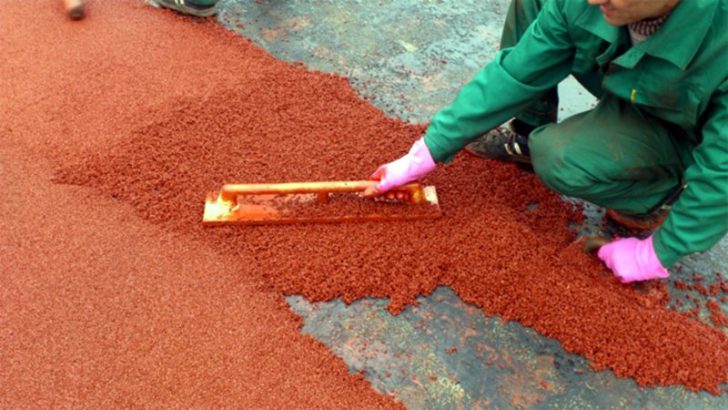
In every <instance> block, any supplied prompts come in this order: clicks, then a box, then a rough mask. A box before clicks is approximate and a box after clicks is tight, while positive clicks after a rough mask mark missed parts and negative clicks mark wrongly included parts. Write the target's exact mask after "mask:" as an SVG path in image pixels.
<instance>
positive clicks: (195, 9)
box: [149, 0, 217, 17]
mask: <svg viewBox="0 0 728 410" xmlns="http://www.w3.org/2000/svg"><path fill="white" fill-rule="evenodd" d="M149 1H150V2H151V3H153V4H155V5H157V6H160V7H164V8H167V9H172V10H175V11H178V12H180V13H182V14H189V15H191V16H196V17H211V16H214V15H215V14H217V7H215V4H204V5H203V4H199V3H196V2H194V1H193V0H149Z"/></svg>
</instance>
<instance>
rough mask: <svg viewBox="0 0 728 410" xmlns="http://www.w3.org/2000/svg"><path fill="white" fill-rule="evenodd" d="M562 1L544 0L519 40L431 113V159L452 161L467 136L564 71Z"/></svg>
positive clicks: (513, 110)
mask: <svg viewBox="0 0 728 410" xmlns="http://www.w3.org/2000/svg"><path fill="white" fill-rule="evenodd" d="M562 2H563V0H552V1H549V2H547V3H546V5H545V7H544V9H543V10H541V12H540V13H539V15H538V17H537V18H536V21H535V22H534V23H533V24H531V26H530V27H529V28H528V30H527V31H526V33H525V34H524V36H523V37H522V38H521V40H520V41H519V42H518V44H516V46H514V47H511V48H506V49H503V50H501V51H500V52H499V53H498V54H497V55H496V57H495V60H494V61H492V62H491V63H489V64H488V65H487V66H486V67H485V68H484V69H483V70H482V71H481V72H480V73H479V74H478V75H477V76H476V77H475V78H474V79H473V80H472V81H470V82H469V83H468V84H466V85H465V86H464V87H463V88H462V90H460V93H459V94H458V96H457V97H456V98H455V101H454V102H453V103H452V104H450V105H449V106H448V107H446V108H444V109H443V110H441V111H440V112H438V113H437V114H436V115H435V116H434V117H433V118H432V121H431V122H430V126H429V127H428V129H427V132H426V134H425V143H426V144H427V147H428V148H429V150H430V152H431V153H432V156H433V158H434V159H435V161H437V162H449V161H451V160H452V158H453V157H454V156H455V154H456V153H457V152H458V151H460V150H461V149H462V148H463V147H464V146H465V145H467V144H468V143H469V142H470V141H472V140H473V139H475V138H476V137H478V136H480V135H482V134H484V133H485V132H487V131H488V130H490V129H491V128H494V127H496V126H498V125H500V124H502V123H503V122H505V121H507V120H508V119H509V118H511V117H514V116H515V115H516V114H517V113H518V112H520V111H522V110H524V109H525V108H526V107H528V105H530V103H531V102H532V100H533V99H534V98H535V97H536V96H539V95H540V94H542V93H543V92H545V91H548V90H550V89H552V88H554V87H556V86H557V85H558V83H559V82H560V81H561V80H563V79H564V78H566V76H568V75H569V73H570V71H571V65H572V60H573V55H574V45H573V42H572V40H571V37H570V35H569V31H568V26H567V23H566V21H565V18H564V15H563V12H562V11H561V10H562V7H561V6H562V4H561V3H562Z"/></svg>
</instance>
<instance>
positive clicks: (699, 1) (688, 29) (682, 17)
mask: <svg viewBox="0 0 728 410" xmlns="http://www.w3.org/2000/svg"><path fill="white" fill-rule="evenodd" d="M718 3H719V2H718V1H715V0H682V1H680V2H679V3H678V4H677V6H676V7H675V9H674V10H673V11H672V14H671V15H670V17H669V18H668V19H667V21H666V22H665V24H664V25H663V26H662V27H660V29H659V30H657V32H656V33H655V34H653V35H651V36H649V37H647V39H646V40H645V41H643V42H641V43H639V44H637V45H636V46H634V47H632V50H630V52H628V53H625V55H623V56H622V57H624V58H622V57H620V58H619V59H618V62H619V63H620V65H623V66H625V67H628V68H632V67H634V66H635V65H637V63H638V62H639V60H640V59H641V58H642V56H644V55H645V54H648V55H650V56H653V57H657V58H661V59H663V60H667V61H669V62H671V63H672V64H674V65H676V66H677V67H680V69H681V70H684V69H685V68H686V67H687V66H688V64H689V63H690V61H692V59H693V57H695V54H696V53H697V52H698V49H699V48H700V45H701V44H702V43H703V40H705V36H706V35H707V33H708V30H709V29H710V27H711V25H712V21H713V19H714V17H715V13H716V10H717V9H718ZM574 24H575V25H577V26H578V27H581V28H582V29H584V30H587V31H589V32H591V33H592V34H594V35H596V36H598V37H600V38H602V39H603V40H605V41H607V42H609V43H616V42H618V41H622V40H623V39H624V38H625V36H624V35H625V32H626V31H627V28H626V27H615V26H612V25H610V24H608V23H607V22H606V21H605V20H604V17H603V16H602V13H601V12H600V11H599V9H598V8H596V7H592V6H590V7H589V9H588V10H586V11H585V12H584V13H582V14H581V15H580V16H578V17H577V18H576V20H575V21H574Z"/></svg>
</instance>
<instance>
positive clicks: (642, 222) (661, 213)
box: [607, 208, 670, 231]
mask: <svg viewBox="0 0 728 410" xmlns="http://www.w3.org/2000/svg"><path fill="white" fill-rule="evenodd" d="M669 213H670V208H666V209H660V210H658V211H657V212H652V213H649V214H642V215H627V214H623V213H620V212H617V211H615V210H614V209H607V218H609V219H611V220H612V221H614V222H616V223H617V224H619V225H622V226H624V227H625V228H629V229H632V230H635V231H654V230H655V229H657V228H659V227H660V225H662V223H663V222H665V219H666V218H667V215H668V214H669Z"/></svg>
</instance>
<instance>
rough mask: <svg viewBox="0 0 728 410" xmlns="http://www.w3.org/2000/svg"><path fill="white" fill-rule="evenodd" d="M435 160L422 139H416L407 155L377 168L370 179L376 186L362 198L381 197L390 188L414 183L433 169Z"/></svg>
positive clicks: (368, 190) (368, 189)
mask: <svg viewBox="0 0 728 410" xmlns="http://www.w3.org/2000/svg"><path fill="white" fill-rule="evenodd" d="M435 167H436V166H435V160H433V159H432V154H430V150H429V149H427V145H425V140H424V138H420V139H418V140H417V141H416V142H415V143H414V144H413V145H412V148H410V150H409V152H408V153H407V155H405V156H403V157H402V158H400V159H398V160H396V161H392V162H390V163H388V164H385V165H382V166H380V167H379V168H377V170H376V171H374V173H373V174H372V176H371V177H369V178H370V179H373V180H375V181H379V183H378V184H376V185H373V186H371V187H369V188H367V190H366V191H364V196H376V195H381V194H383V193H385V192H387V191H389V190H390V189H392V188H397V187H400V186H402V185H404V184H406V183H408V182H412V181H416V180H418V179H420V178H422V177H424V176H425V175H427V174H428V173H429V172H430V171H432V170H434V169H435Z"/></svg>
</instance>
